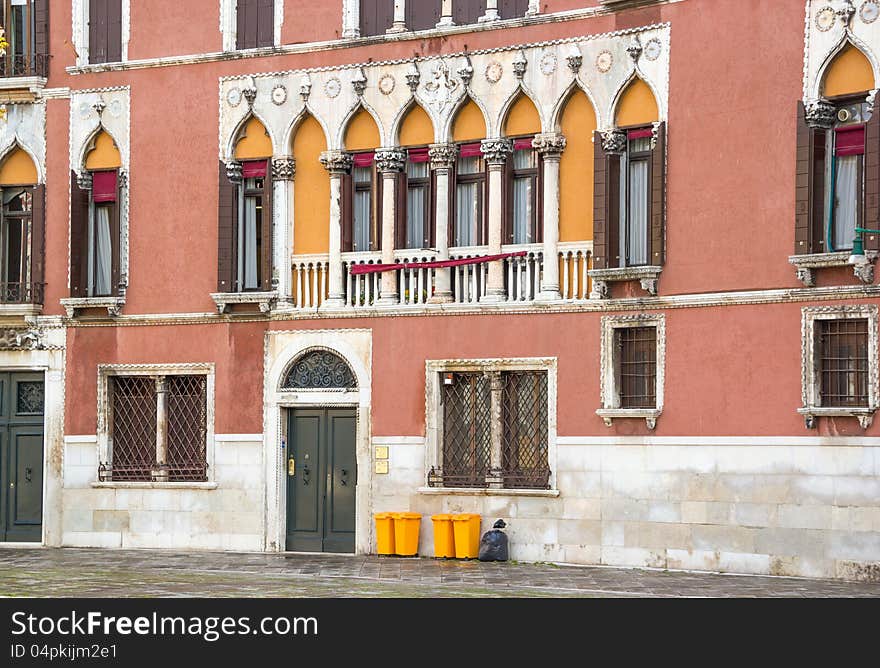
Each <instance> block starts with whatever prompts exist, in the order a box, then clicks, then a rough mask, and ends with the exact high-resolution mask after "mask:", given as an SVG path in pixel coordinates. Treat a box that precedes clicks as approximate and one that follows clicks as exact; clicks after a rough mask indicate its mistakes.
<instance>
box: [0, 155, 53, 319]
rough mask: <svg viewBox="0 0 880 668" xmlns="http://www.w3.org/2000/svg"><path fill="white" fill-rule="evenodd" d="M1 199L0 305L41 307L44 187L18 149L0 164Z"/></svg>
mask: <svg viewBox="0 0 880 668" xmlns="http://www.w3.org/2000/svg"><path fill="white" fill-rule="evenodd" d="M0 200H2V208H0V303H4V304H42V303H43V286H44V284H43V280H44V276H43V274H44V271H43V265H44V243H43V240H44V238H45V188H44V186H42V185H39V184H37V174H36V169H35V167H34V165H33V161H32V160H31V158H30V156H29V155H27V154H26V153H25V152H24V151H23V150H21V149H20V148H17V149H14V150H13V151H12V152H11V153H10V154H9V155H7V156H6V157H5V158H4V160H3V161H2V165H0Z"/></svg>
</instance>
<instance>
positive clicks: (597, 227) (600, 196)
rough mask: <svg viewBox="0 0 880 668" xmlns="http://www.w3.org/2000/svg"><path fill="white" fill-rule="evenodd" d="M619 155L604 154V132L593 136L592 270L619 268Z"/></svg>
mask: <svg viewBox="0 0 880 668" xmlns="http://www.w3.org/2000/svg"><path fill="white" fill-rule="evenodd" d="M619 190H620V156H618V155H616V154H614V153H605V149H604V148H603V146H602V133H601V132H595V133H593V268H594V269H607V268H609V267H616V266H618V263H617V262H614V261H613V259H614V258H615V257H616V256H617V244H616V243H615V241H616V238H617V234H616V231H617V226H618V220H617V219H618V216H619V212H618V203H619V200H620V196H619Z"/></svg>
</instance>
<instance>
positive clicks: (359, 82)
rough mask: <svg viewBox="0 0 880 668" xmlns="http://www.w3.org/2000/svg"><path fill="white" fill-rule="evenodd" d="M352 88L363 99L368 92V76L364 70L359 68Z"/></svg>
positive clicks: (352, 81) (352, 82)
mask: <svg viewBox="0 0 880 668" xmlns="http://www.w3.org/2000/svg"><path fill="white" fill-rule="evenodd" d="M351 86H352V88H354V92H355V94H356V95H357V96H358V97H362V96H363V94H364V93H365V92H366V90H367V75H366V73H364V70H363V68H362V67H361V68H358V71H357V74H355V75H354V78H353V79H352V80H351Z"/></svg>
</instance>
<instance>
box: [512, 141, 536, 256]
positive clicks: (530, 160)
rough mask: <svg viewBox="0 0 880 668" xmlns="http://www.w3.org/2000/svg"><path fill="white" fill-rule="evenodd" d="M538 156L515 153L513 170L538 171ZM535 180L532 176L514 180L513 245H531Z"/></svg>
mask: <svg viewBox="0 0 880 668" xmlns="http://www.w3.org/2000/svg"><path fill="white" fill-rule="evenodd" d="M537 166H538V159H537V154H536V152H535V151H533V150H521V151H514V153H513V169H514V170H519V169H536V168H537ZM533 188H534V178H533V177H531V176H522V177H517V178H515V179H514V180H513V243H515V244H530V243H532V241H534V239H532V238H531V232H532V220H533V219H534V216H535V212H534V210H533V207H532V202H533V201H534V195H533V192H532V189H533Z"/></svg>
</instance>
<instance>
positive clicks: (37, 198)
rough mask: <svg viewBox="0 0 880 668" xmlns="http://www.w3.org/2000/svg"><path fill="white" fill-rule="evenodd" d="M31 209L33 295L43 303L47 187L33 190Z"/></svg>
mask: <svg viewBox="0 0 880 668" xmlns="http://www.w3.org/2000/svg"><path fill="white" fill-rule="evenodd" d="M32 194H33V199H32V202H33V204H32V208H31V285H33V286H34V288H33V292H32V293H31V294H32V296H33V298H34V301H35V302H37V301H39V302H42V297H43V290H42V289H41V288H42V284H43V282H44V281H45V278H46V271H45V258H46V186H43V185H40V186H36V187H34V188H33V190H32Z"/></svg>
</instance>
